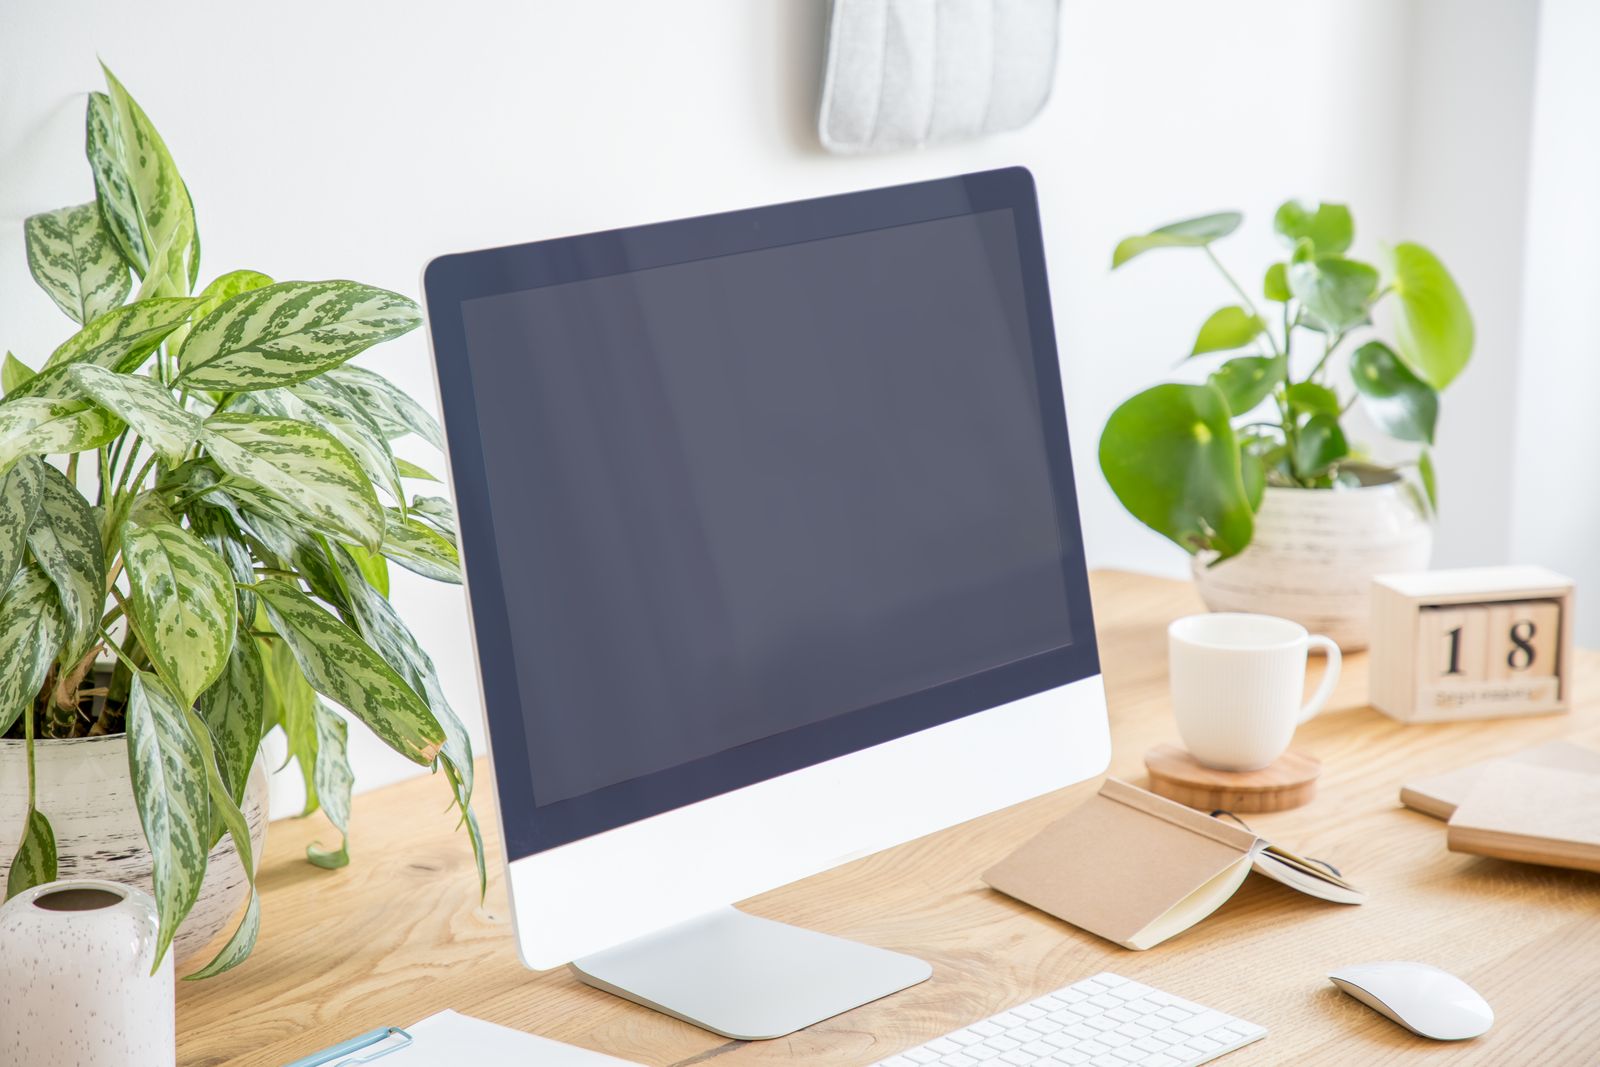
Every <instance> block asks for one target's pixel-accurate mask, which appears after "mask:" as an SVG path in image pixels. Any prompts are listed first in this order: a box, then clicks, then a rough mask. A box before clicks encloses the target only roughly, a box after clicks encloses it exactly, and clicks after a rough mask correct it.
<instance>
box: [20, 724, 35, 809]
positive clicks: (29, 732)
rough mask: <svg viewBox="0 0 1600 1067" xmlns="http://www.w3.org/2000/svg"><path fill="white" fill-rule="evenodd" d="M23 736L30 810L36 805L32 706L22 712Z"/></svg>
mask: <svg viewBox="0 0 1600 1067" xmlns="http://www.w3.org/2000/svg"><path fill="white" fill-rule="evenodd" d="M22 736H23V739H24V743H25V744H26V746H27V749H28V810H29V811H32V810H33V806H34V799H35V798H34V793H35V789H34V784H33V709H32V708H31V707H30V708H28V709H26V710H25V711H23V713H22Z"/></svg>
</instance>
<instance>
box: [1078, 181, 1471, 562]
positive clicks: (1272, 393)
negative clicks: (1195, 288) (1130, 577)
mask: <svg viewBox="0 0 1600 1067" xmlns="http://www.w3.org/2000/svg"><path fill="white" fill-rule="evenodd" d="M1242 221H1243V216H1242V215H1240V214H1239V213H1238V212H1234V211H1228V212H1222V213H1219V214H1215V215H1205V216H1202V217H1200V218H1194V219H1187V220H1185V221H1183V222H1175V223H1172V224H1170V225H1167V226H1162V227H1161V228H1159V229H1156V230H1152V231H1151V232H1150V233H1147V234H1143V235H1140V236H1137V237H1129V238H1127V239H1126V240H1124V241H1122V242H1121V243H1120V244H1118V245H1117V248H1116V251H1115V253H1113V255H1112V258H1111V266H1112V269H1113V270H1114V269H1116V268H1118V267H1120V266H1122V265H1123V264H1124V263H1127V262H1128V261H1129V260H1131V259H1133V258H1134V257H1136V256H1139V255H1141V254H1142V253H1144V252H1148V251H1150V250H1152V249H1157V248H1198V249H1200V250H1202V251H1203V252H1204V253H1205V255H1206V257H1207V258H1208V259H1209V260H1210V261H1211V263H1212V265H1213V266H1215V267H1216V268H1217V270H1218V271H1219V272H1220V273H1221V274H1222V277H1223V279H1224V280H1225V281H1226V283H1227V284H1228V285H1229V286H1230V287H1231V288H1232V290H1233V291H1234V293H1235V294H1237V296H1238V297H1239V301H1240V302H1239V303H1238V304H1233V305H1229V306H1227V307H1224V308H1221V309H1219V310H1217V311H1215V312H1213V313H1212V314H1211V316H1210V317H1209V318H1207V319H1206V321H1205V322H1204V323H1203V324H1202V325H1201V327H1200V331H1199V334H1198V335H1197V336H1196V338H1195V341H1194V345H1193V347H1192V348H1191V349H1190V351H1189V355H1188V357H1186V358H1187V359H1196V358H1201V357H1209V356H1213V355H1215V354H1220V353H1227V352H1234V353H1238V352H1240V350H1245V351H1244V354H1236V355H1233V356H1232V357H1231V358H1228V359H1227V360H1225V361H1223V362H1222V363H1221V364H1220V365H1219V366H1217V367H1216V368H1215V369H1214V370H1213V371H1211V373H1210V374H1209V376H1208V377H1207V379H1206V381H1205V382H1204V383H1202V384H1185V383H1168V384H1163V385H1157V386H1155V387H1153V388H1151V389H1147V390H1145V391H1144V392H1142V393H1139V394H1137V395H1136V396H1134V397H1132V398H1130V399H1129V400H1127V401H1126V402H1125V403H1123V404H1122V406H1121V407H1119V408H1117V410H1116V411H1115V412H1113V413H1112V415H1111V418H1110V419H1109V420H1108V421H1107V423H1106V428H1105V431H1104V433H1103V434H1102V435H1101V438H1100V467H1101V470H1102V471H1104V472H1105V476H1106V481H1107V482H1109V483H1110V485H1111V488H1112V491H1113V492H1115V493H1116V494H1117V498H1118V499H1119V500H1121V501H1122V504H1123V506H1124V507H1126V508H1127V509H1128V510H1129V511H1130V512H1132V513H1133V515H1134V517H1135V518H1137V519H1139V520H1140V521H1141V522H1143V523H1145V524H1146V525H1147V526H1149V527H1151V528H1152V529H1154V530H1155V531H1156V532H1158V533H1160V534H1163V535H1164V536H1166V537H1167V538H1169V539H1171V540H1172V541H1173V542H1175V543H1176V544H1178V545H1180V546H1181V547H1183V548H1184V549H1186V550H1187V551H1189V552H1190V553H1200V552H1208V553H1214V554H1215V557H1214V561H1215V562H1220V561H1221V560H1225V559H1227V558H1229V557H1231V556H1234V555H1237V554H1238V553H1239V552H1241V551H1243V550H1244V548H1245V546H1246V545H1248V544H1249V543H1250V539H1251V536H1252V535H1253V533H1254V528H1255V513H1256V511H1257V510H1259V509H1260V507H1261V502H1262V499H1263V497H1264V493H1265V488H1266V487H1267V486H1269V485H1273V486H1283V487H1291V488H1301V489H1330V488H1338V487H1341V486H1350V485H1360V484H1364V483H1365V481H1367V480H1368V479H1369V478H1371V477H1372V476H1373V474H1374V471H1375V468H1374V466H1373V465H1372V464H1370V463H1368V462H1366V461H1365V460H1364V458H1363V456H1362V454H1361V453H1360V452H1358V451H1357V450H1356V449H1355V448H1353V447H1352V446H1351V444H1350V441H1349V438H1348V437H1347V436H1346V434H1345V429H1344V423H1343V419H1344V416H1345V415H1346V413H1347V412H1349V410H1350V408H1351V406H1352V405H1354V404H1355V403H1357V402H1358V401H1359V402H1360V404H1361V405H1362V407H1363V409H1364V410H1365V412H1366V414H1367V416H1368V418H1369V419H1370V420H1371V422H1372V423H1373V424H1374V425H1375V426H1376V427H1377V428H1378V429H1379V430H1381V431H1383V432H1384V433H1386V434H1388V435H1389V436H1390V437H1393V438H1395V439H1397V440H1399V441H1402V442H1407V443H1408V444H1409V445H1411V446H1418V447H1416V450H1415V455H1414V458H1412V459H1409V460H1407V461H1406V462H1405V464H1403V465H1402V466H1405V467H1408V468H1410V467H1414V469H1415V471H1416V477H1417V481H1418V482H1419V483H1420V485H1421V487H1422V493H1423V495H1424V496H1425V497H1426V501H1427V503H1426V505H1425V506H1426V507H1427V508H1430V509H1431V508H1433V507H1435V506H1436V488H1435V482H1434V468H1433V460H1432V456H1431V454H1430V451H1429V450H1430V448H1431V447H1432V445H1433V439H1434V429H1435V425H1436V423H1437V421H1438V415H1439V392H1440V391H1441V390H1443V389H1444V388H1445V387H1446V386H1447V385H1449V384H1450V382H1451V381H1453V380H1454V379H1455V377H1456V375H1458V374H1460V373H1461V371H1462V369H1463V368H1464V367H1465V366H1466V365H1467V361H1468V359H1470V358H1471V356H1472V344H1473V327H1472V316H1471V314H1470V313H1469V312H1468V310H1467V305H1466V301H1465V300H1463V299H1462V296H1461V292H1460V290H1459V289H1458V288H1457V287H1456V283H1455V281H1454V280H1453V279H1452V278H1451V277H1450V274H1449V272H1448V271H1446V270H1445V268H1444V265H1443V264H1442V263H1440V262H1439V260H1438V258H1437V257H1436V256H1434V254H1433V253H1432V252H1429V251H1428V250H1427V249H1426V248H1423V247H1422V246H1421V245H1418V244H1413V243H1409V242H1406V243H1401V244H1397V245H1395V246H1394V247H1393V248H1391V249H1388V250H1387V255H1386V259H1387V267H1386V270H1384V271H1380V270H1378V268H1376V267H1373V266H1371V265H1370V264H1367V263H1363V262H1360V261H1359V260H1355V259H1351V258H1349V257H1347V256H1346V255H1345V253H1346V252H1347V251H1348V250H1349V248H1350V244H1351V241H1352V240H1353V238H1354V236H1355V229H1354V225H1353V223H1352V221H1351V218H1350V212H1349V210H1348V209H1347V208H1345V207H1344V206H1343V205H1340V204H1319V205H1318V206H1317V207H1316V209H1315V210H1312V209H1309V208H1306V207H1304V206H1302V205H1301V204H1299V203H1297V202H1295V201H1290V202H1288V203H1286V204H1284V205H1283V206H1282V207H1280V208H1278V211H1277V214H1276V215H1275V217H1274V219H1273V226H1274V229H1275V230H1276V232H1277V234H1278V236H1279V237H1280V238H1282V240H1283V242H1284V244H1285V245H1287V247H1288V248H1289V256H1288V258H1287V260H1285V261H1283V262H1278V263H1273V264H1272V265H1271V266H1269V267H1268V268H1267V271H1266V274H1265V276H1264V277H1263V279H1262V284H1261V290H1260V292H1261V297H1262V298H1263V300H1264V301H1266V303H1265V304H1264V305H1259V304H1257V302H1256V299H1255V298H1253V297H1252V296H1251V294H1250V293H1249V292H1248V291H1246V290H1245V288H1244V287H1243V286H1242V285H1240V284H1239V282H1238V281H1237V280H1236V279H1235V278H1234V276H1233V275H1232V274H1231V273H1229V271H1228V270H1227V268H1226V267H1224V266H1223V264H1222V261H1221V260H1219V259H1218V258H1217V256H1216V253H1215V252H1213V251H1212V249H1211V244H1212V242H1214V241H1216V240H1218V239H1219V238H1222V237H1226V236H1227V235H1228V234H1230V233H1232V232H1233V231H1234V230H1235V229H1237V228H1238V226H1239V224H1240V222H1242ZM1391 296H1392V297H1393V298H1394V301H1393V303H1394V305H1395V319H1394V323H1395V342H1396V343H1395V346H1394V347H1392V348H1391V347H1390V346H1389V345H1387V344H1385V343H1384V342H1382V341H1380V340H1378V339H1377V338H1376V337H1374V336H1373V322H1372V314H1373V311H1374V309H1375V308H1377V307H1378V306H1379V304H1380V303H1381V302H1382V301H1384V300H1385V299H1386V298H1388V297H1391ZM1263 308H1265V310H1263ZM1355 340H1360V341H1361V342H1362V343H1361V344H1360V345H1359V346H1358V347H1356V348H1355V349H1354V351H1352V352H1350V353H1349V355H1348V358H1345V353H1344V351H1343V346H1344V345H1345V342H1346V341H1355ZM1340 368H1343V369H1345V370H1346V371H1347V372H1348V374H1347V379H1348V382H1349V388H1348V389H1341V379H1340V377H1339V376H1338V375H1337V374H1336V370H1337V369H1340ZM1377 473H1378V474H1379V476H1380V477H1387V478H1394V477H1396V476H1397V474H1396V473H1395V472H1393V471H1382V470H1381V469H1380V470H1379V471H1378V472H1377Z"/></svg>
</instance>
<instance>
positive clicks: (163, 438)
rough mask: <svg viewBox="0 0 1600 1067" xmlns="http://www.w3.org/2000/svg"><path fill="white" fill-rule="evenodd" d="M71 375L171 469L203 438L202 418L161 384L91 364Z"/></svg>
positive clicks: (69, 372) (79, 366)
mask: <svg viewBox="0 0 1600 1067" xmlns="http://www.w3.org/2000/svg"><path fill="white" fill-rule="evenodd" d="M67 375H68V377H70V378H71V379H72V381H73V383H74V384H75V385H77V386H78V388H80V389H82V390H83V391H84V392H85V393H87V394H88V395H89V396H91V397H93V398H94V400H95V403H97V404H99V405H100V406H101V407H103V408H105V409H106V410H107V411H109V412H111V413H112V414H114V415H116V416H117V418H119V419H121V420H122V421H123V422H125V423H127V424H128V425H129V426H131V427H133V431H134V432H135V433H137V434H138V435H139V436H140V437H142V438H144V440H145V443H146V444H148V445H149V446H150V447H152V448H154V449H155V450H156V452H157V453H158V454H159V455H160V456H161V458H162V459H165V460H166V461H167V463H168V465H169V466H173V467H176V466H177V465H178V464H180V463H182V462H183V459H184V456H185V455H187V454H188V451H189V448H190V446H191V445H193V444H194V441H195V438H196V437H198V436H199V435H200V420H199V418H197V417H196V416H195V415H194V414H193V413H192V412H189V411H185V410H184V409H183V408H181V407H179V406H178V402H177V401H176V400H174V399H173V398H172V393H171V392H169V391H168V390H167V387H166V386H164V385H162V384H161V383H160V382H157V381H155V380H153V379H151V378H146V377H145V376H143V375H140V374H118V373H116V372H115V371H111V370H107V369H106V368H104V367H99V366H95V365H94V364H91V363H76V364H73V365H71V366H70V367H69V368H68V370H67Z"/></svg>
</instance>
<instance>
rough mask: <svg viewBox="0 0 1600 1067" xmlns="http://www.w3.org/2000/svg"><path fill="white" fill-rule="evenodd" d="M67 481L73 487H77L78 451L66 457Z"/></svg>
mask: <svg viewBox="0 0 1600 1067" xmlns="http://www.w3.org/2000/svg"><path fill="white" fill-rule="evenodd" d="M67 481H68V482H69V483H70V484H71V485H72V487H73V488H74V489H76V488H77V487H78V453H76V452H74V453H72V455H70V456H68V457H67Z"/></svg>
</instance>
